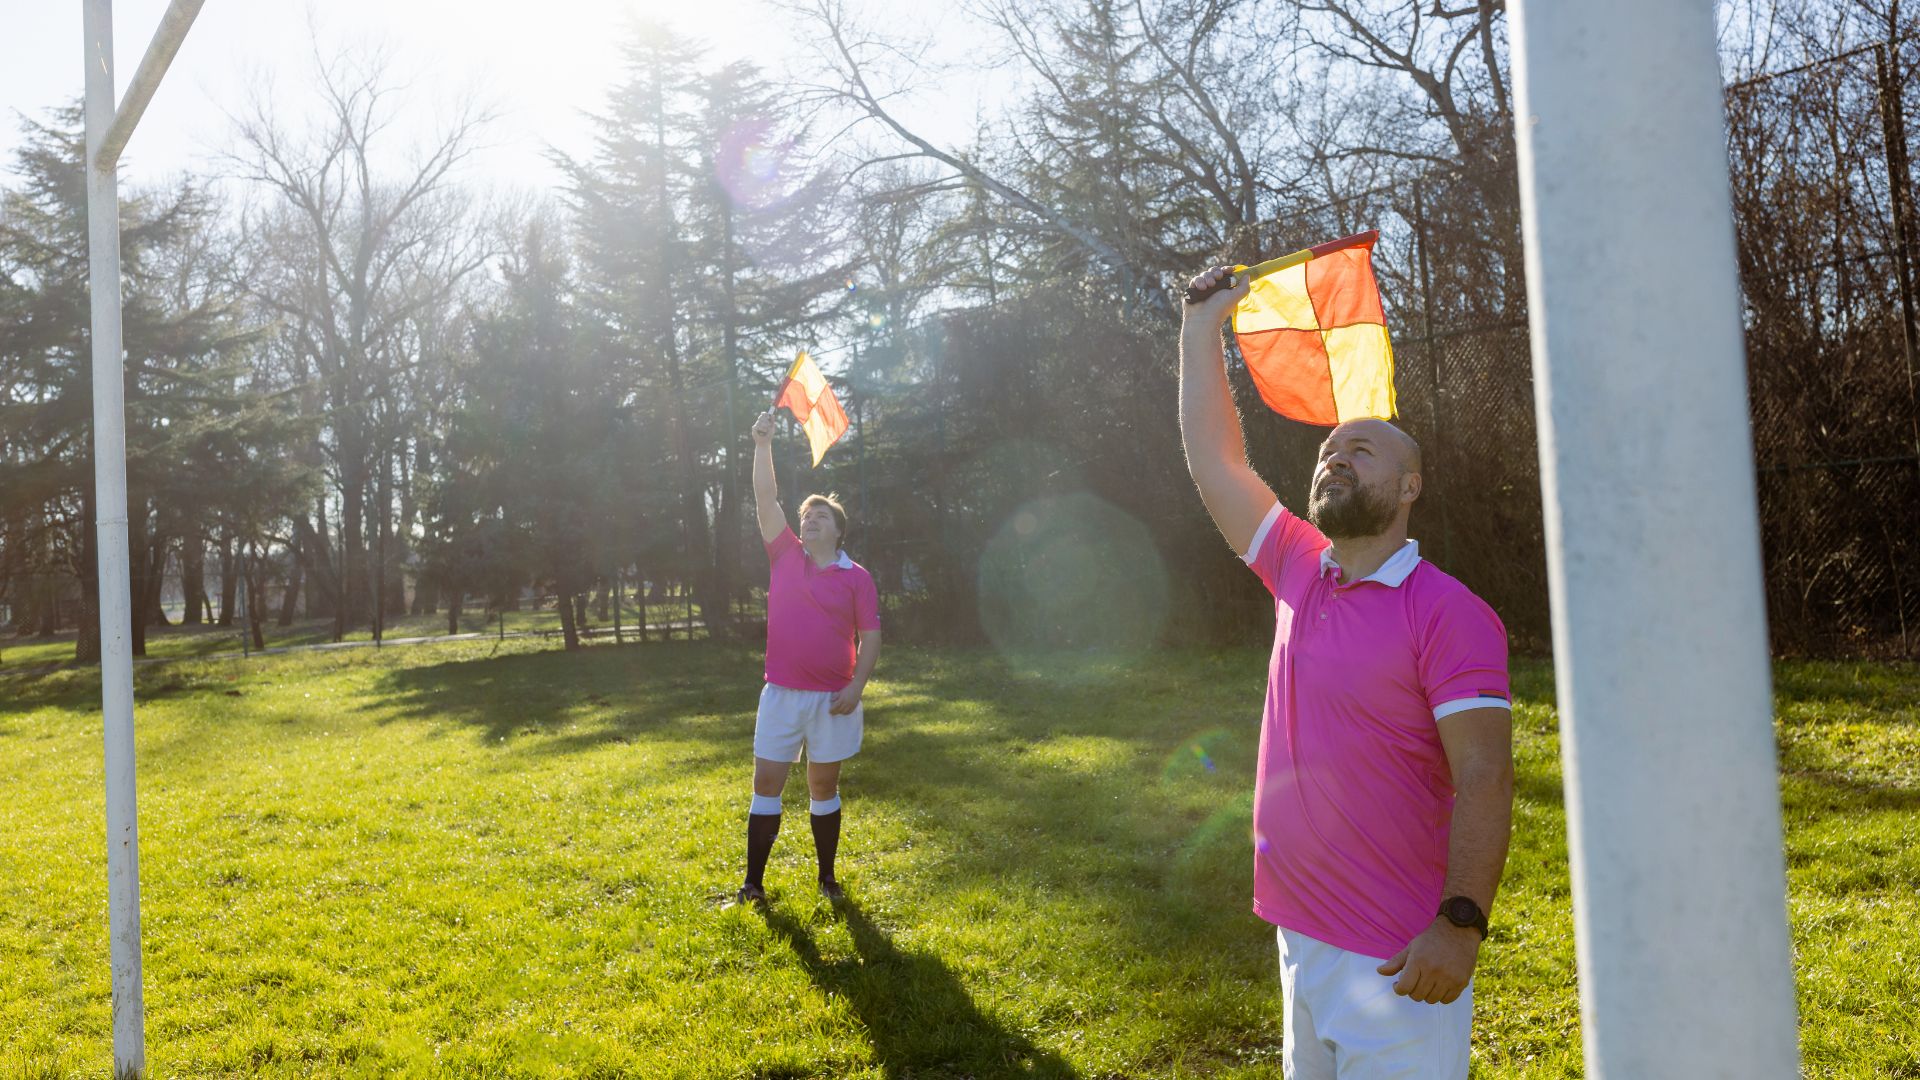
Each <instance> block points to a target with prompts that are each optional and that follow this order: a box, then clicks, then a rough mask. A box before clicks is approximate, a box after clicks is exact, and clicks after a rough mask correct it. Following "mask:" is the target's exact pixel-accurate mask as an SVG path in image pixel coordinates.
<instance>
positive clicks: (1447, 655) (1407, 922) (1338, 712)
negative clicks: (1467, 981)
mask: <svg viewBox="0 0 1920 1080" xmlns="http://www.w3.org/2000/svg"><path fill="white" fill-rule="evenodd" d="M1243 558H1244V559H1245V561H1246V562H1247V563H1248V565H1250V566H1251V567H1253V570H1254V572H1255V573H1257V574H1259V575H1260V580H1261V581H1262V582H1264V583H1265V584H1266V586H1267V589H1268V590H1269V591H1270V592H1272V593H1273V598H1274V604H1273V610H1274V622H1275V626H1274V637H1273V658H1272V661H1271V663H1270V665H1269V667H1268V669H1267V701H1266V712H1265V716H1264V718H1263V721H1262V723H1261V727H1260V764H1259V772H1258V775H1257V777H1256V779H1255V781H1254V796H1253V821H1254V848H1255V852H1254V877H1253V909H1254V912H1255V913H1256V914H1258V915H1259V916H1260V917H1261V918H1263V919H1265V920H1267V921H1268V922H1271V923H1274V924H1276V925H1278V926H1283V927H1286V928H1287V929H1289V930H1293V931H1295V932H1297V933H1301V934H1305V935H1307V936H1308V937H1311V938H1314V939H1317V940H1319V941H1323V942H1326V943H1327V944H1329V945H1333V946H1336V947H1338V948H1342V949H1346V950H1348V951H1350V952H1357V953H1361V954H1363V955H1366V956H1375V957H1379V958H1381V959H1385V958H1387V957H1390V956H1392V955H1393V954H1395V953H1397V952H1399V951H1400V950H1401V949H1403V948H1405V947H1406V945H1407V943H1408V942H1410V941H1412V940H1413V939H1414V938H1415V937H1416V936H1418V935H1419V934H1420V932H1421V931H1423V930H1425V929H1426V928H1427V926H1428V925H1429V924H1431V923H1432V922H1433V918H1434V914H1435V913H1436V912H1437V911H1438V909H1439V907H1440V901H1441V900H1442V899H1443V897H1442V896H1441V890H1442V889H1443V887H1444V885H1445V879H1446V871H1447V836H1448V831H1449V826H1450V823H1451V821H1452V814H1453V781H1452V776H1451V773H1450V772H1449V770H1448V768H1447V755H1446V751H1445V749H1444V747H1443V746H1442V745H1441V742H1440V732H1439V728H1438V726H1437V724H1438V721H1439V719H1440V718H1442V717H1445V716H1448V715H1451V714H1452V713H1455V712H1460V711H1463V710H1466V709H1471V708H1481V707H1487V706H1498V707H1501V708H1508V707H1510V706H1509V700H1510V698H1509V690H1508V684H1507V634H1506V629H1505V627H1503V626H1502V625H1501V624H1500V619H1499V617H1498V616H1496V615H1495V614H1494V613H1493V609H1492V608H1490V607H1488V606H1487V605H1486V603H1485V602H1484V601H1482V600H1481V599H1480V598H1479V597H1477V596H1475V595H1474V594H1473V593H1472V592H1470V591H1468V589H1467V587H1466V586H1464V585H1462V584H1460V583H1459V582H1458V581H1456V580H1454V579H1453V578H1452V577H1449V576H1448V575H1447V574H1445V573H1443V572H1442V571H1441V570H1440V569H1439V568H1438V567H1436V566H1434V565H1433V564H1432V563H1429V562H1426V561H1424V560H1422V559H1421V558H1420V552H1419V545H1418V542H1417V541H1413V540H1409V541H1407V543H1406V546H1405V547H1403V548H1402V549H1401V550H1400V551H1399V552H1397V553H1395V554H1394V555H1393V556H1392V557H1391V558H1389V559H1388V560H1387V562H1386V563H1385V564H1384V565H1382V566H1381V567H1380V569H1379V570H1377V571H1375V572H1374V573H1373V574H1371V575H1369V576H1368V577H1366V578H1363V579H1361V580H1359V581H1354V582H1342V581H1340V570H1339V567H1337V566H1335V565H1334V564H1333V562H1332V559H1331V550H1330V547H1329V545H1328V542H1327V538H1326V537H1325V536H1322V535H1321V533H1320V530H1318V529H1316V528H1314V527H1313V526H1312V525H1311V524H1309V523H1308V522H1307V521H1306V520H1304V519H1302V518H1299V517H1296V516H1295V515H1294V514H1292V513H1291V512H1289V511H1288V510H1287V509H1286V508H1284V507H1282V506H1280V505H1279V504H1277V503H1276V504H1275V505H1274V508H1273V510H1272V511H1271V512H1269V513H1268V515H1267V518H1266V520H1265V521H1264V522H1263V523H1262V524H1261V526H1260V530H1259V531H1258V532H1257V533H1255V534H1254V539H1253V544H1252V545H1251V547H1250V549H1249V551H1248V553H1247V554H1246V555H1245V556H1243Z"/></svg>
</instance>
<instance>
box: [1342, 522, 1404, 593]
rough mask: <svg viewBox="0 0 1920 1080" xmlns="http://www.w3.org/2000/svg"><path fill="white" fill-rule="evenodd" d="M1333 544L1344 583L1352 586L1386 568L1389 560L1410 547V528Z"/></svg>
mask: <svg viewBox="0 0 1920 1080" xmlns="http://www.w3.org/2000/svg"><path fill="white" fill-rule="evenodd" d="M1330 539H1332V541H1333V561H1334V565H1336V566H1338V567H1339V568H1340V583H1341V584H1343V585H1351V584H1353V583H1354V582H1356V581H1360V580H1362V579H1363V578H1366V577H1369V576H1371V575H1372V574H1373V572H1374V571H1375V570H1378V569H1380V568H1381V567H1382V566H1384V565H1386V562H1387V560H1388V559H1391V558H1393V554H1394V552H1396V551H1399V550H1400V549H1401V548H1402V547H1405V546H1406V543H1407V527H1406V526H1405V525H1403V524H1395V525H1393V526H1392V527H1390V528H1388V529H1387V531H1386V532H1383V533H1376V534H1375V535H1373V536H1342V537H1338V538H1330Z"/></svg>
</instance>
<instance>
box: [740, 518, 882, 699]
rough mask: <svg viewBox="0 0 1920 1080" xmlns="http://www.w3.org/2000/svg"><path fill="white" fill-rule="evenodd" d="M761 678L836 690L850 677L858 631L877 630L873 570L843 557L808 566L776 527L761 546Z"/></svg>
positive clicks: (796, 543) (794, 542)
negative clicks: (765, 567)
mask: <svg viewBox="0 0 1920 1080" xmlns="http://www.w3.org/2000/svg"><path fill="white" fill-rule="evenodd" d="M767 559H768V561H769V563H770V564H771V566H770V568H769V576H768V581H767V672H766V674H767V681H768V682H770V683H772V684H773V685H775V686H784V687H786V688H787V689H789V690H826V691H833V690H839V689H841V688H842V687H844V686H846V685H847V684H848V683H850V682H852V681H853V667H854V662H855V657H856V654H857V652H858V647H859V637H858V636H857V635H858V633H859V631H862V630H878V629H880V596H879V593H878V592H877V591H876V590H875V589H874V586H873V575H872V574H869V573H867V571H866V568H865V567H863V566H861V565H860V564H858V563H856V562H854V561H853V560H852V559H849V558H847V553H846V552H844V551H843V552H841V553H840V558H839V559H838V560H837V561H835V562H832V563H829V564H827V565H826V566H824V567H819V566H815V565H813V560H812V559H809V558H807V552H806V549H805V548H803V547H801V546H800V538H799V537H797V536H795V535H793V530H792V529H785V530H782V531H781V533H780V535H779V536H776V537H774V538H773V542H772V543H770V544H768V545H767Z"/></svg>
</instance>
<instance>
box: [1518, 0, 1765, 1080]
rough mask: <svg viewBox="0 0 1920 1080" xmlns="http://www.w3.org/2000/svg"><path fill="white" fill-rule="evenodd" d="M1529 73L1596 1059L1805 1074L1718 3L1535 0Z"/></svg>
mask: <svg viewBox="0 0 1920 1080" xmlns="http://www.w3.org/2000/svg"><path fill="white" fill-rule="evenodd" d="M1511 10H1512V11H1513V26H1512V32H1513V74H1514V88H1515V101H1516V108H1517V118H1516V120H1517V127H1518V138H1519V164H1520V192H1521V208H1522V210H1523V213H1524V215H1525V216H1524V220H1525V234H1526V256H1527V292H1528V297H1529V309H1530V313H1531V321H1532V331H1533V358H1534V385H1535V393H1536V395H1537V400H1536V405H1537V412H1538V418H1539V434H1540V472H1541V483H1542V487H1543V494H1544V502H1545V509H1546V535H1547V569H1548V579H1549V583H1550V586H1551V588H1552V595H1553V644H1554V654H1555V657H1556V661H1557V664H1558V670H1559V698H1560V715H1561V722H1562V748H1563V749H1562V752H1563V756H1564V764H1565V773H1566V798H1567V825H1568V839H1569V846H1570V848H1571V852H1572V861H1573V900H1574V913H1575V916H1576V928H1577V931H1576V937H1577V945H1578V949H1579V956H1580V976H1581V977H1580V1007H1581V1018H1582V1023H1583V1028H1584V1035H1585V1041H1586V1059H1587V1060H1586V1064H1587V1069H1588V1072H1589V1075H1592V1076H1595V1077H1631V1078H1634V1080H1645V1078H1653V1080H1659V1078H1665V1077H1673V1078H1681V1077H1684V1078H1687V1080H1699V1078H1702V1077H1740V1078H1743V1080H1752V1078H1759V1077H1780V1078H1782V1080H1785V1078H1790V1077H1795V1076H1798V1074H1799V1070H1798V1064H1797V1063H1798V1050H1797V1040H1796V1036H1795V1028H1794V1024H1795V1019H1794V999H1793V970H1792V963H1791V957H1790V953H1789V947H1788V935H1787V919H1786V904H1785V899H1784V896H1785V867H1784V865H1783V861H1782V858H1781V828H1780V788H1779V778H1778V774H1777V771H1776V763H1775V759H1774V747H1773V732H1772V725H1771V722H1770V720H1771V716H1772V700H1771V689H1770V672H1769V670H1768V656H1767V634H1766V608H1765V604H1764V602H1763V599H1762V594H1761V572H1760V546H1759V528H1758V513H1757V511H1756V504H1755V497H1754V479H1753V449H1752V438H1751V432H1750V430H1749V428H1748V420H1747V394H1746V374H1745V362H1744V353H1743V349H1742V344H1741V322H1740V293H1739V282H1738V276H1737V268H1736V264H1735V260H1734V244H1733V226H1732V208H1731V204H1730V199H1729V195H1728V180H1727V157H1726V135H1725V129H1724V126H1723V124H1724V119H1723V114H1722V107H1721V93H1722V91H1721V86H1720V74H1719V62H1718V57H1717V56H1716V54H1715V43H1714V15H1713V4H1712V0H1616V2H1614V3H1607V4H1595V3H1566V2H1558V0H1548V2H1539V0H1521V2H1518V3H1516V4H1515V6H1514V7H1513V8H1512V9H1511Z"/></svg>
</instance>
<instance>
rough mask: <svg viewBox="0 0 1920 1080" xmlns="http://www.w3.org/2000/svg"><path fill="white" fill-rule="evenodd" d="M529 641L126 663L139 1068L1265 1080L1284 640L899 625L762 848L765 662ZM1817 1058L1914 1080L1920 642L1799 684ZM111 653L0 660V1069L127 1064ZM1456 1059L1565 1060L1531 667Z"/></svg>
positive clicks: (1572, 1052) (1559, 894)
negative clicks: (1124, 640)
mask: <svg viewBox="0 0 1920 1080" xmlns="http://www.w3.org/2000/svg"><path fill="white" fill-rule="evenodd" d="M540 649H541V646H540V645H539V643H537V642H536V641H532V640H522V641H514V640H509V641H507V642H506V643H505V644H504V645H501V644H497V643H495V642H491V641H483V642H469V643H456V644H446V645H434V646H423V647H411V648H397V649H388V650H383V651H380V652H378V653H376V652H374V651H372V650H357V651H352V652H338V653H314V654H296V655H289V656H280V657H270V658H267V659H264V660H255V661H252V662H249V663H241V662H234V661H215V662H207V661H189V662H182V663H178V664H172V665H165V666H159V667H152V668H143V669H141V670H140V672H139V674H138V679H139V684H140V685H139V689H140V695H141V701H142V708H141V712H140V736H139V738H140V785H141V791H140V813H141V843H142V849H141V858H142V879H143V889H144V892H143V896H142V903H143V910H144V915H145V935H146V940H145V961H146V1003H147V1042H148V1055H149V1063H150V1065H151V1067H152V1071H153V1073H154V1075H156V1076H166V1077H177V1076H263V1075H264V1076H309V1075H314V1076H335V1075H344V1076H360V1075H364V1076H388V1075H413V1076H430V1075H452V1076H522V1075H524V1076H637V1077H654V1076H662V1077H742V1078H744V1077H767V1078H772V1077H863V1078H878V1077H897V1078H913V1077H919V1078H936V1077H939V1078H959V1077H974V1078H979V1080H986V1078H991V1077H1002V1076H1032V1077H1080V1078H1087V1080H1093V1078H1099V1077H1277V1076H1278V1075H1279V1074H1280V1068H1279V1033H1280V1024H1279V1018H1278V1004H1279V1000H1278V998H1279V991H1278V984H1277V981H1276V978H1275V971H1274V966H1275V965H1274V955H1273V943H1272V937H1271V934H1270V932H1269V931H1268V929H1267V928H1266V927H1264V925H1263V924H1261V923H1259V922H1258V921H1257V920H1256V919H1254V917H1253V916H1252V915H1251V914H1250V913H1249V912H1248V910H1247V898H1248V888H1249V871H1250V866H1249V863H1250V852H1249V842H1248V828H1249V820H1248V813H1249V805H1250V789H1251V785H1252V776H1253V767H1254V761H1253V755H1254V750H1255V746H1256V738H1257V710H1258V702H1259V699H1260V688H1261V685H1262V680H1263V677H1264V656H1263V655H1262V654H1258V653H1254V652H1232V653H1224V654H1208V653H1202V652H1197V651H1195V652H1186V653H1174V654H1158V655H1155V656H1152V657H1150V658H1146V659H1138V660H1135V661H1134V662H1131V663H1126V664H1118V663H1115V664H1099V663H1092V662H1078V663H1074V664H1067V665H1059V666H1054V667H1042V666H1033V665H1025V664H1022V665H1013V664H1009V663H1006V662H1003V661H1002V660H1000V659H999V658H997V657H995V656H993V655H992V654H981V653H944V652H916V651H913V650H907V649H890V650H889V652H888V654H887V655H886V657H885V658H884V659H883V661H882V668H881V674H880V678H879V680H878V681H877V682H876V684H875V686H874V687H873V688H872V690H871V691H870V695H869V709H870V720H869V729H868V731H869V733H868V740H867V748H866V752H865V753H863V754H862V755H861V756H860V757H859V758H858V759H856V761H855V762H854V763H853V764H852V765H851V766H849V769H848V773H847V776H846V778H845V780H844V782H843V791H844V793H845V795H846V800H847V802H846V822H847V824H846V835H845V838H844V840H843V843H842V857H841V865H842V878H843V880H844V881H845V882H846V884H847V886H848V889H849V892H850V894H851V896H852V903H851V904H850V905H848V906H847V908H846V909H845V910H844V911H842V912H838V913H836V912H835V911H834V910H833V909H831V908H830V907H828V906H827V905H825V904H824V903H823V902H821V901H819V900H818V899H817V898H816V897H815V896H814V894H813V892H812V890H811V888H810V885H811V877H812V851H811V839H810V837H809V836H808V835H807V830H806V824H805V810H804V806H805V803H804V799H805V793H804V788H803V786H802V785H801V783H800V781H799V779H798V777H797V776H796V778H795V780H794V782H793V785H792V786H791V787H790V788H789V790H788V793H787V804H788V807H789V813H788V820H787V827H786V830H785V832H784V833H783V834H782V836H781V840H780V844H779V846H778V848H777V849H776V851H775V854H774V863H773V866H772V867H771V869H770V870H769V874H768V884H769V886H770V889H771V891H772V892H773V894H774V895H773V903H772V905H771V908H770V910H769V911H768V912H767V913H766V914H765V915H762V914H758V913H756V912H754V911H752V910H750V909H740V908H723V907H722V906H721V905H720V904H719V903H718V900H719V898H720V897H722V896H724V895H725V894H726V893H727V892H728V891H729V890H730V889H731V888H732V887H733V885H734V884H735V883H736V881H737V878H738V874H739V863H740V857H741V846H742V834H743V831H744V828H743V825H744V814H745V804H746V798H747V794H748V789H747V771H748V758H749V754H750V751H749V745H748V744H749V734H750V730H751V724H752V714H751V708H752V704H753V701H754V692H755V688H756V681H757V673H758V656H757V654H756V653H755V652H753V651H752V650H748V649H744V648H733V647H724V646H714V645H706V644H700V645H690V644H684V643H678V644H670V645H653V646H647V647H632V646H629V647H626V648H614V647H595V648H590V649H587V650H584V651H582V652H580V653H575V654H566V653H563V652H559V651H552V650H550V649H549V650H547V651H540ZM1778 686H1779V693H1780V702H1781V708H1780V720H1779V725H1778V731H1779V736H1780V742H1781V747H1782V752H1783V768H1784V778H1785V792H1786V822H1787V828H1788V834H1787V835H1788V863H1789V874H1790V886H1791V901H1790V903H1791V914H1792V918H1793V924H1794V938H1795V949H1796V965H1797V969H1798V971H1799V976H1800V990H1799V997H1800V1006H1801V1010H1802V1016H1801V1040H1802V1047H1803V1054H1804V1056H1805V1060H1806V1071H1807V1073H1808V1074H1809V1075H1813V1076H1822V1077H1825V1076H1836V1077H1837V1076H1847V1077H1852V1076H1920V1010H1917V1008H1916V1004H1915V1003H1916V1001H1920V947H1916V945H1915V943H1914V934H1913V931H1912V929H1911V928H1912V927H1914V926H1915V925H1920V899H1917V898H1916V897H1917V895H1920V814H1917V813H1916V810H1920V672H1917V671H1916V669H1915V668H1913V667H1912V666H1905V667H1885V666H1880V667H1875V666H1850V665H1812V664H1806V665H1800V664H1795V665H1787V666H1783V667H1782V668H1781V669H1780V672H1779V678H1778ZM96 687H97V684H96V682H95V680H94V678H93V677H92V675H91V674H90V673H88V672H84V671H78V670H71V671H61V672H57V673H55V674H51V675H45V676H40V677H23V676H11V677H0V1077H12V1076H23V1077H41V1076H62V1077H64V1076H105V1075H107V1074H108V1073H109V1071H110V1068H109V1067H110V1051H109V1045H110V1040H109V1034H108V1032H109V992H108V971H107V964H106V953H107V942H106V902H105V896H104V892H103V880H102V879H103V864H104V855H103V852H102V847H103V840H102V833H103V825H102V809H101V807H102V794H101V776H100V769H101V766H100V742H99V732H98V719H97V713H96V709H97V698H96V694H97V688H96ZM1515 689H1516V695H1517V698H1518V702H1519V705H1518V708H1517V710H1516V721H1517V723H1516V726H1517V732H1518V738H1517V751H1518V768H1519V785H1518V813H1517V817H1516V836H1515V843H1514V849H1513V855H1512V859H1511V862H1510V865H1509V869H1508V874H1507V884H1506V887H1505V889H1504V891H1503V893H1502V896H1501V900H1500V903H1499V905H1498V908H1497V910H1496V913H1495V917H1496V923H1497V924H1498V931H1497V933H1496V936H1495V938H1494V941H1493V943H1492V944H1491V945H1490V946H1489V948H1488V950H1487V952H1486V953H1485V954H1483V966H1482V969H1481V973H1480V976H1479V983H1478V984H1477V991H1476V996H1477V999H1478V1003H1479V1013H1478V1022H1477V1026H1476V1046H1475V1051H1474V1058H1475V1066H1476V1068H1475V1074H1476V1076H1486V1077H1509V1076H1528V1077H1532V1076H1544V1077H1556V1076H1576V1075H1579V1074H1580V1049H1579V1029H1578V1015H1577V1008H1576V990H1575V981H1574V964H1573V943H1572V928H1571V914H1570V911H1569V900H1568V883H1567V864H1566V853H1565V830H1564V818H1563V814H1562V811H1561V805H1560V800H1561V795H1560V780H1559V761H1558V750H1557V744H1556V740H1555V718H1554V712H1553V709H1552V707H1551V701H1552V694H1551V677H1550V673H1549V671H1548V669H1547V668H1546V667H1545V666H1544V665H1541V664H1537V663H1534V664H1522V665H1520V666H1519V668H1518V670H1517V671H1516V686H1515Z"/></svg>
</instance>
